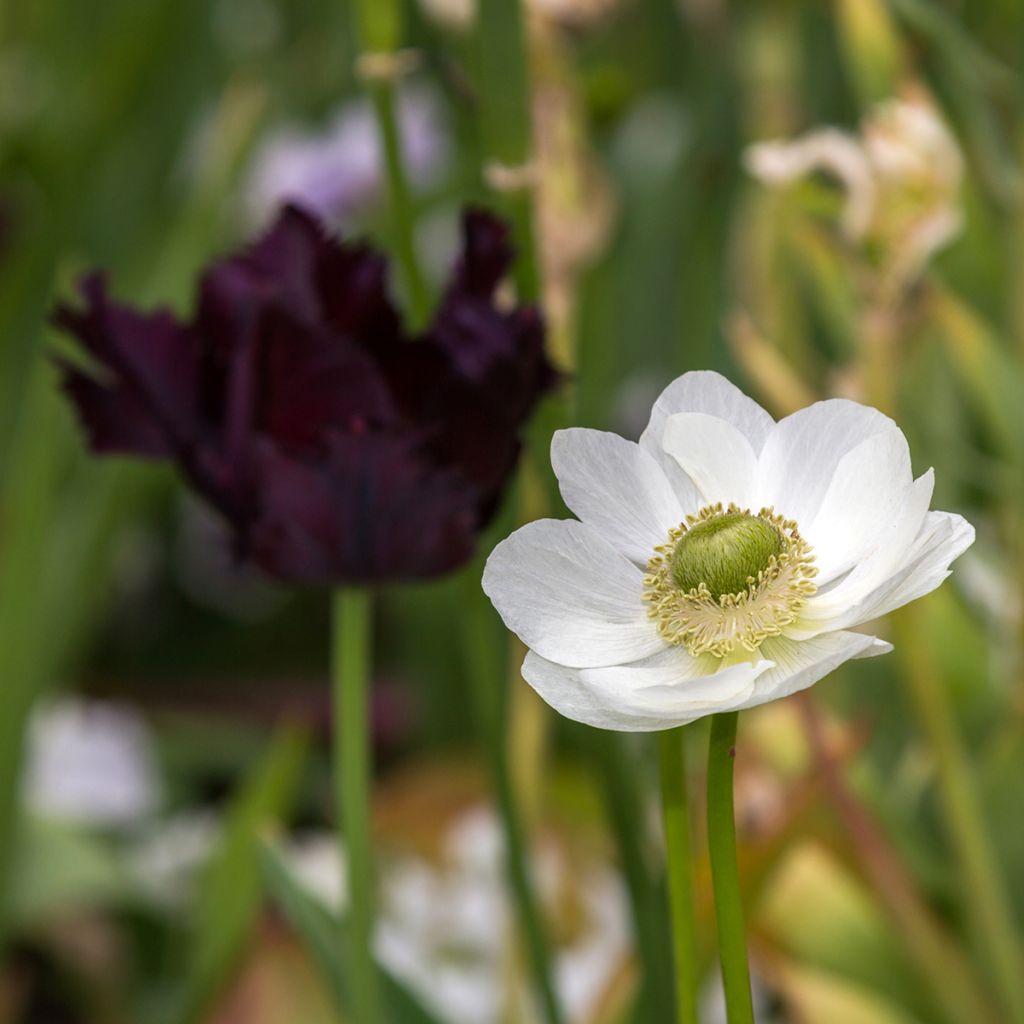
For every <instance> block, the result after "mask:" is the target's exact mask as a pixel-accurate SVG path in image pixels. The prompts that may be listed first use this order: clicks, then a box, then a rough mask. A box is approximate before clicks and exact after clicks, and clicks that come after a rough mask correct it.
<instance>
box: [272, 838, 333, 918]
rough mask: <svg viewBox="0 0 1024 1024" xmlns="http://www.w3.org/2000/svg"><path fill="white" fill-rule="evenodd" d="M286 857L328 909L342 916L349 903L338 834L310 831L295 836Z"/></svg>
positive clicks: (298, 876) (303, 883) (312, 892)
mask: <svg viewBox="0 0 1024 1024" xmlns="http://www.w3.org/2000/svg"><path fill="white" fill-rule="evenodd" d="M284 852H285V857H286V859H287V861H288V864H289V866H290V867H291V870H292V872H293V873H294V875H295V878H296V880H297V881H298V882H300V883H301V884H302V885H303V886H304V887H305V888H306V889H307V890H308V891H309V892H310V894H311V895H313V896H315V897H316V898H317V900H319V901H320V902H321V903H322V904H323V905H324V906H325V907H328V908H329V909H330V910H331V911H333V912H334V913H339V912H340V911H341V910H342V909H343V908H344V906H345V905H346V903H347V901H348V893H347V892H346V889H345V870H344V869H345V860H344V850H343V847H342V844H341V843H340V841H339V840H338V836H337V835H336V834H335V833H334V832H327V831H322V832H306V833H303V834H300V835H297V836H294V837H293V838H292V839H291V840H289V842H288V845H287V846H286V847H285V851H284Z"/></svg>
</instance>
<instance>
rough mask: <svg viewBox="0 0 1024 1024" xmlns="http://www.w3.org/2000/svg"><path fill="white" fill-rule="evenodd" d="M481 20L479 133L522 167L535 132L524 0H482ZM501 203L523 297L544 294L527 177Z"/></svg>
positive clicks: (495, 156)
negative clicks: (514, 244)
mask: <svg viewBox="0 0 1024 1024" xmlns="http://www.w3.org/2000/svg"><path fill="white" fill-rule="evenodd" d="M478 25H479V29H478V32H479V44H480V109H481V136H482V139H483V144H484V150H485V153H486V157H487V159H488V160H489V161H490V162H493V163H497V164H501V165H503V166H504V167H505V168H508V169H515V170H521V169H523V168H526V167H527V166H528V165H529V163H530V160H531V159H532V153H533V146H532V136H533V132H532V122H531V116H530V79H529V70H528V68H529V62H528V60H527V52H526V32H525V30H524V26H523V11H522V4H521V2H520V0H481V2H480V6H479V15H478ZM526 177H527V178H528V177H529V175H527V176H526ZM502 205H503V207H504V210H505V213H506V214H507V215H508V217H509V218H510V219H511V220H512V224H513V226H514V228H515V236H516V241H517V243H518V250H519V258H518V260H517V262H516V271H515V272H516V285H517V287H518V290H519V297H520V298H521V299H522V300H523V301H525V302H535V301H536V300H537V299H538V298H539V296H540V279H539V273H538V269H537V255H536V242H535V239H534V225H533V205H534V204H533V190H532V187H531V186H530V184H529V183H528V182H526V181H524V182H523V183H522V184H521V185H517V186H515V187H511V188H508V189H506V190H504V191H503V193H502Z"/></svg>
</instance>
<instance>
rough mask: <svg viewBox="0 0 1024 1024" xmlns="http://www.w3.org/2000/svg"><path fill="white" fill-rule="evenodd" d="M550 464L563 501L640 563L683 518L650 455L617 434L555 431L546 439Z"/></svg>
mask: <svg viewBox="0 0 1024 1024" xmlns="http://www.w3.org/2000/svg"><path fill="white" fill-rule="evenodd" d="M551 465H552V467H553V468H554V471H555V475H556V476H557V477H558V485H559V488H560V489H561V491H562V497H563V498H564V499H565V503H566V505H568V506H569V508H570V509H572V511H573V512H575V513H576V515H577V516H579V518H580V519H581V520H582V521H583V522H584V523H586V525H587V526H589V527H591V528H592V529H593V530H594V531H595V532H596V533H599V534H600V535H601V536H602V537H604V539H605V540H607V541H609V542H610V543H611V544H612V545H613V546H614V547H616V548H617V549H618V550H619V551H621V552H622V553H623V554H624V555H626V556H627V557H628V558H631V559H632V560H633V561H634V562H636V563H637V564H638V565H640V566H644V565H646V564H647V561H648V559H649V558H650V557H651V555H652V554H653V553H654V548H655V547H656V546H657V545H659V544H664V543H665V540H666V538H667V536H668V531H669V530H670V529H671V528H672V527H673V526H676V525H678V523H679V522H680V521H681V520H682V519H683V518H684V513H683V510H682V508H681V506H680V504H679V501H678V499H677V498H676V495H675V492H674V491H673V490H672V485H671V484H670V483H669V482H668V480H667V478H666V477H665V474H664V473H663V472H662V470H661V468H660V466H659V465H658V463H657V462H656V461H655V459H654V457H653V456H651V455H650V454H649V453H648V452H646V451H644V449H642V448H641V447H640V446H639V445H637V444H634V443H633V442H632V441H627V440H626V439H625V438H622V437H619V436H618V435H617V434H609V433H605V432H604V431H601V430H586V429H583V428H581V427H575V428H573V429H571V430H559V431H558V432H557V433H556V434H555V436H554V437H553V438H552V441H551Z"/></svg>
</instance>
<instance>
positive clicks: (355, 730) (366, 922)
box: [331, 589, 385, 1024]
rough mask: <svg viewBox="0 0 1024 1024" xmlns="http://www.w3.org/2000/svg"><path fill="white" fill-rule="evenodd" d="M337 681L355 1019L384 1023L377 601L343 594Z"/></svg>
mask: <svg viewBox="0 0 1024 1024" xmlns="http://www.w3.org/2000/svg"><path fill="white" fill-rule="evenodd" d="M332 619H333V625H332V645H331V647H332V657H331V679H332V695H333V713H334V765H333V767H334V789H335V795H336V798H337V800H338V820H339V821H340V822H341V826H342V828H341V838H342V842H343V844H344V855H343V856H344V860H345V861H346V863H347V866H348V922H349V923H348V935H349V940H348V944H347V945H348V951H349V963H348V970H349V988H350V991H351V993H352V1019H353V1021H355V1022H356V1024H380V1022H381V1021H383V1020H384V1019H385V1018H384V1017H383V1016H382V1015H381V1011H382V1004H381V996H380V983H379V976H378V971H377V966H376V963H375V961H374V959H373V948H372V943H373V917H374V895H373V894H374V873H373V847H372V834H371V828H370V780H371V756H372V754H371V748H370V737H369V733H370V729H369V714H368V710H369V705H368V699H367V690H368V688H369V681H370V647H371V631H372V625H371V623H372V616H371V598H370V595H369V594H368V593H367V592H366V591H363V590H348V589H341V590H338V591H336V592H335V595H334V603H333V615H332Z"/></svg>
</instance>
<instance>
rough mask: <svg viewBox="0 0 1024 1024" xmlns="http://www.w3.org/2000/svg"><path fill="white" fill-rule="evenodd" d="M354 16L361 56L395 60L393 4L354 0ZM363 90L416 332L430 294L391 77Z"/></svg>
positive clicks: (397, 9)
mask: <svg viewBox="0 0 1024 1024" xmlns="http://www.w3.org/2000/svg"><path fill="white" fill-rule="evenodd" d="M355 14H356V19H355V20H356V31H355V32H354V35H355V37H356V39H357V41H358V45H359V52H360V55H361V56H364V57H367V56H372V57H377V58H379V57H382V56H388V55H392V56H393V55H395V53H396V52H397V50H398V47H399V46H400V45H401V42H402V10H401V5H400V4H399V3H398V2H397V0H358V2H357V3H356V5H355ZM397 73H399V72H397V70H396V74H397ZM366 90H367V92H368V93H369V96H370V99H371V101H372V103H373V109H374V113H375V115H376V118H377V130H378V131H379V133H380V141H381V149H382V150H383V154H384V173H385V176H386V178H387V188H388V209H389V214H390V220H391V230H392V233H393V237H394V245H395V254H396V256H397V257H398V264H399V266H400V268H401V271H402V278H403V282H404V284H405V288H406V291H407V297H408V300H409V312H410V314H411V318H412V322H413V326H414V327H421V326H422V325H423V324H424V323H425V322H426V319H427V314H428V313H429V311H430V289H429V288H428V287H427V280H426V278H425V277H424V276H423V271H422V269H421V268H420V263H419V258H418V257H417V255H416V223H415V211H414V206H413V201H412V192H411V190H410V188H409V179H408V176H407V175H406V173H405V161H404V159H403V154H402V138H401V134H400V133H399V130H398V121H397V118H396V115H395V78H394V77H388V76H387V75H383V76H381V77H367V79H366Z"/></svg>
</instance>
